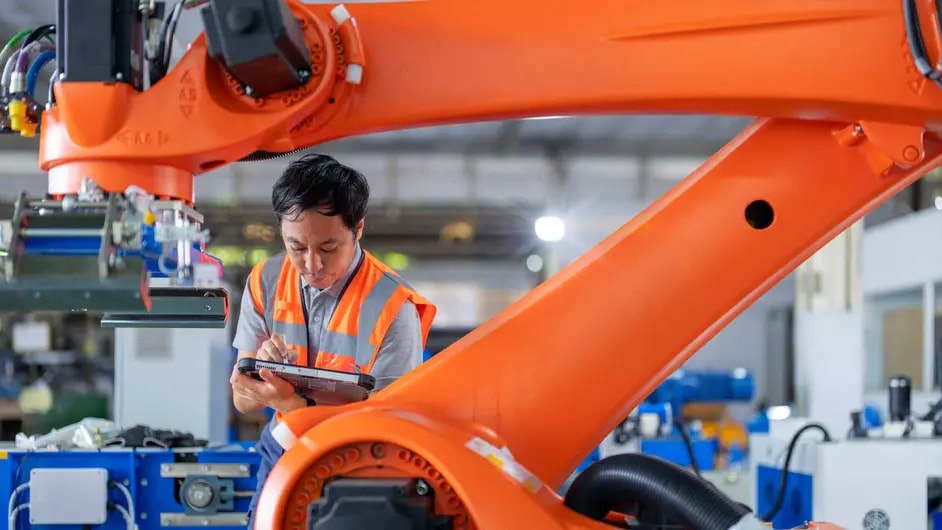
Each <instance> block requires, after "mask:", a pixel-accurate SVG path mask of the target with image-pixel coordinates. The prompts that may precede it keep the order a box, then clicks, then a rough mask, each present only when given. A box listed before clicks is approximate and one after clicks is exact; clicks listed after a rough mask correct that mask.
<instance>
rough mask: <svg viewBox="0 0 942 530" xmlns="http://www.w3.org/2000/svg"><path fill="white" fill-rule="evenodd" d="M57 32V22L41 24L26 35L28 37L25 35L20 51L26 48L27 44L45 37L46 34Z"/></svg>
mask: <svg viewBox="0 0 942 530" xmlns="http://www.w3.org/2000/svg"><path fill="white" fill-rule="evenodd" d="M55 33H56V25H55V24H46V25H45V26H39V27H38V28H36V29H34V30H33V31H31V32H29V34H28V35H26V37H23V41H22V43H21V44H20V51H23V50H25V49H26V47H27V46H29V45H30V44H32V43H34V42H36V41H38V40H39V39H41V38H43V37H45V36H46V35H54V34H55Z"/></svg>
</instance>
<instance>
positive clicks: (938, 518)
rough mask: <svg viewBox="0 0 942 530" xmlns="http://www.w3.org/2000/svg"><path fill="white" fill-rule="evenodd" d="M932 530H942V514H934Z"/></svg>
mask: <svg viewBox="0 0 942 530" xmlns="http://www.w3.org/2000/svg"><path fill="white" fill-rule="evenodd" d="M932 530H942V512H932Z"/></svg>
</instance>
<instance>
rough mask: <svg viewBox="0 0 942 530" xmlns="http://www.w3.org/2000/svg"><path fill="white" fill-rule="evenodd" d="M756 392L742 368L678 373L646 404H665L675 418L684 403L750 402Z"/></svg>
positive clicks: (749, 375) (658, 388) (750, 378)
mask: <svg viewBox="0 0 942 530" xmlns="http://www.w3.org/2000/svg"><path fill="white" fill-rule="evenodd" d="M754 393H755V382H754V381H753V377H752V374H750V373H749V372H748V371H746V370H743V369H736V370H733V371H731V372H710V371H702V372H701V371H690V370H678V371H677V372H675V373H674V374H673V375H671V376H670V377H669V378H668V379H667V380H666V381H664V382H663V383H661V386H659V387H657V389H655V390H654V392H652V393H651V394H650V395H649V396H648V397H647V399H645V403H666V404H670V406H671V414H672V416H673V417H677V416H678V415H679V414H680V412H681V409H682V408H683V406H684V404H686V403H718V402H731V401H740V402H741V401H750V400H751V399H752V398H753V395H754Z"/></svg>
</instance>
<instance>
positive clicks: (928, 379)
mask: <svg viewBox="0 0 942 530" xmlns="http://www.w3.org/2000/svg"><path fill="white" fill-rule="evenodd" d="M922 366H923V369H922V381H921V383H922V390H923V391H924V392H930V391H931V390H932V386H933V385H932V383H933V381H932V379H933V378H934V376H935V371H936V366H935V283H933V282H926V283H925V284H923V286H922ZM918 384H920V381H913V386H916V385H918Z"/></svg>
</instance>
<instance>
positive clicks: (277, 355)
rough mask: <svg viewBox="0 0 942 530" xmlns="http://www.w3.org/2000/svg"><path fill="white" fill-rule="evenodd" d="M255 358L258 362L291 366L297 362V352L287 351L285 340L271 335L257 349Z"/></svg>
mask: <svg viewBox="0 0 942 530" xmlns="http://www.w3.org/2000/svg"><path fill="white" fill-rule="evenodd" d="M255 358H256V359H258V360H260V361H271V362H276V363H292V364H293V363H296V362H298V352H297V351H295V350H289V349H288V346H287V344H285V338H284V337H282V336H281V335H279V334H277V333H273V334H272V336H271V338H270V339H268V340H266V341H265V342H263V343H262V345H261V346H259V347H258V350H257V351H256V352H255Z"/></svg>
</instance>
